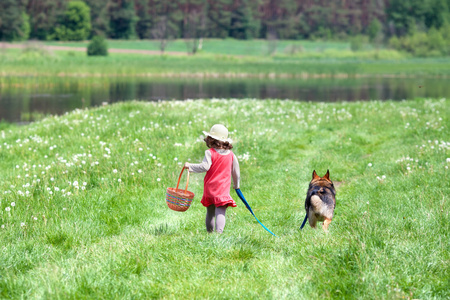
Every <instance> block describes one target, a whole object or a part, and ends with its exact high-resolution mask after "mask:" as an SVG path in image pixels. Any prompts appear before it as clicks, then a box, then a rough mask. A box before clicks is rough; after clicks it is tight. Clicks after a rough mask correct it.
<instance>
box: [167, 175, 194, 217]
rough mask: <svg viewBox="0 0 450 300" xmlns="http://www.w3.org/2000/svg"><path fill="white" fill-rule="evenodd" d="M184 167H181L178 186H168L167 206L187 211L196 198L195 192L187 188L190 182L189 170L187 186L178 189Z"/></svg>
mask: <svg viewBox="0 0 450 300" xmlns="http://www.w3.org/2000/svg"><path fill="white" fill-rule="evenodd" d="M183 171H184V167H183V168H182V169H181V173H180V176H179V177H178V183H177V187H176V188H167V191H166V203H167V206H168V207H169V208H170V209H172V210H175V211H186V210H188V208H189V207H190V206H191V203H192V200H193V199H194V193H192V192H189V191H188V190H187V188H188V184H189V171H188V172H187V180H186V188H185V189H184V190H182V189H178V186H179V185H180V179H181V175H183Z"/></svg>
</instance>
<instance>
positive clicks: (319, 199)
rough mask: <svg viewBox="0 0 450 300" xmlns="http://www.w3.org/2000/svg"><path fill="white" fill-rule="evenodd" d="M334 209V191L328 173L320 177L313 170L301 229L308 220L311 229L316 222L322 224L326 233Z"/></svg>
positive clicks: (314, 226)
mask: <svg viewBox="0 0 450 300" xmlns="http://www.w3.org/2000/svg"><path fill="white" fill-rule="evenodd" d="M335 207H336V190H335V188H334V185H333V182H332V181H331V180H330V171H329V170H327V173H326V174H325V175H324V176H323V177H320V176H318V175H317V173H316V170H314V172H313V174H312V180H311V182H310V183H309V188H308V192H307V193H306V200H305V209H306V216H305V220H304V221H303V224H302V227H301V228H303V226H304V225H305V222H306V219H308V220H309V225H310V226H311V227H312V228H316V224H317V222H318V221H319V222H323V225H322V227H323V230H324V231H325V232H328V225H330V223H331V220H332V219H333V215H334V208H335Z"/></svg>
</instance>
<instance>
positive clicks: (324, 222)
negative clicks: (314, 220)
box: [322, 218, 331, 232]
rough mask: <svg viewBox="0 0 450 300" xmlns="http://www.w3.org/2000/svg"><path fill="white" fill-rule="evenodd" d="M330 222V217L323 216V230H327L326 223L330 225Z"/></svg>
mask: <svg viewBox="0 0 450 300" xmlns="http://www.w3.org/2000/svg"><path fill="white" fill-rule="evenodd" d="M330 223H331V219H327V218H325V221H323V225H322V227H323V230H324V231H325V232H328V225H330Z"/></svg>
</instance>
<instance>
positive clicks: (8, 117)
mask: <svg viewBox="0 0 450 300" xmlns="http://www.w3.org/2000/svg"><path fill="white" fill-rule="evenodd" d="M47 80H48V79H47ZM417 97H431V98H442V97H445V98H449V97H450V85H449V84H448V79H430V78H427V79H420V78H358V79H354V78H353V79H276V80H267V79H265V80H258V79H145V80H143V79H141V80H127V79H120V80H117V81H113V82H102V81H100V82H96V83H90V82H89V81H87V80H86V79H84V80H82V79H55V80H54V81H53V80H52V82H51V84H49V83H48V82H46V83H39V82H37V83H33V84H29V81H28V82H27V84H20V82H19V83H15V84H14V85H6V86H3V87H0V120H4V121H8V122H31V121H34V120H36V119H40V118H42V117H43V116H45V115H49V114H63V113H65V112H68V111H71V110H74V109H76V108H83V107H91V106H99V105H102V103H105V102H106V103H114V102H118V101H129V100H142V101H157V100H174V99H176V100H186V99H200V98H226V99H228V98H238V99H242V98H256V99H271V98H276V99H292V100H298V101H323V102H333V101H358V100H362V101H368V100H403V99H414V98H417Z"/></svg>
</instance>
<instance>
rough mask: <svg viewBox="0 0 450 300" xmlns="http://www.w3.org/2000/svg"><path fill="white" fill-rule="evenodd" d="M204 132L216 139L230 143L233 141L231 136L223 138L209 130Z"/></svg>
mask: <svg viewBox="0 0 450 300" xmlns="http://www.w3.org/2000/svg"><path fill="white" fill-rule="evenodd" d="M203 134H204V135H206V136H210V137H212V138H213V139H216V140H218V141H221V142H228V143H232V142H233V141H232V139H230V138H227V139H222V138H220V137H218V136H215V135H213V134H211V133H209V132H206V131H203Z"/></svg>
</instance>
